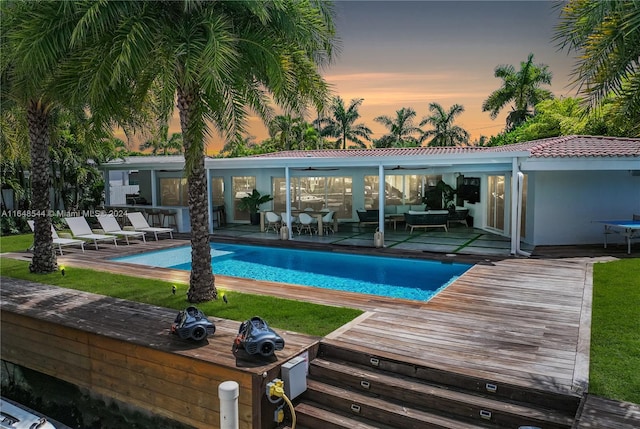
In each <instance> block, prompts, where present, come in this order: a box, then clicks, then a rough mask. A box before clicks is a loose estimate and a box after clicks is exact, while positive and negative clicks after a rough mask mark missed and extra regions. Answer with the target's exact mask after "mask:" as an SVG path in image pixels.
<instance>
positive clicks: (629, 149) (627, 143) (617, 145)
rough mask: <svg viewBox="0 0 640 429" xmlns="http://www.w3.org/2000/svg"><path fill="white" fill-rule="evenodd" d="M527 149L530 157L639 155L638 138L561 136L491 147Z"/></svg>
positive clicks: (501, 149) (639, 144) (639, 145)
mask: <svg viewBox="0 0 640 429" xmlns="http://www.w3.org/2000/svg"><path fill="white" fill-rule="evenodd" d="M492 149H493V150H495V151H528V152H529V153H530V156H531V157H532V158H591V157H640V139H633V138H623V137H601V136H575V135H574V136H561V137H550V138H547V139H541V140H533V141H530V142H525V143H516V144H513V145H508V146H500V147H494V148H492Z"/></svg>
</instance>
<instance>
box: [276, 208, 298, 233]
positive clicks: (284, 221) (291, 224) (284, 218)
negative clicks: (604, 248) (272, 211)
mask: <svg viewBox="0 0 640 429" xmlns="http://www.w3.org/2000/svg"><path fill="white" fill-rule="evenodd" d="M280 222H281V225H282V226H287V227H289V231H293V228H294V227H296V228H298V229H299V223H298V217H297V216H293V215H291V217H290V218H289V221H288V222H287V212H282V213H280Z"/></svg>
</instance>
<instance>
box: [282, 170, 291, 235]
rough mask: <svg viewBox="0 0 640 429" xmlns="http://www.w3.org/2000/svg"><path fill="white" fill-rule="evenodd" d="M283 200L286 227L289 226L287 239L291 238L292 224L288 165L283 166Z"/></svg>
mask: <svg viewBox="0 0 640 429" xmlns="http://www.w3.org/2000/svg"><path fill="white" fill-rule="evenodd" d="M284 201H285V211H286V212H287V227H288V228H289V238H288V239H289V240H293V225H291V223H292V222H291V177H290V175H289V166H288V165H287V166H285V167H284Z"/></svg>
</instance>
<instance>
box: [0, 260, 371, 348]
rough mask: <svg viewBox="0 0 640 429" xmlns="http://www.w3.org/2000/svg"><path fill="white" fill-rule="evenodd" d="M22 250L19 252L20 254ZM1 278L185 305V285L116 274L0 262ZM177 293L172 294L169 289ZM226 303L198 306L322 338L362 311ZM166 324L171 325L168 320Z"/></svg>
mask: <svg viewBox="0 0 640 429" xmlns="http://www.w3.org/2000/svg"><path fill="white" fill-rule="evenodd" d="M23 250H24V249H23ZM0 273H1V274H2V275H3V276H7V277H13V278H19V279H24V280H29V281H33V282H39V283H45V284H50V285H54V286H60V287H64V288H69V289H76V290H82V291H86V292H92V293H96V294H100V295H107V296H111V297H115V298H122V299H127V300H131V301H137V302H144V303H147V304H153V305H157V306H160V307H166V308H173V309H175V310H183V309H184V308H185V307H187V306H188V305H189V302H188V301H187V299H186V293H187V289H188V285H185V284H180V283H169V282H164V281H159V280H150V279H141V278H137V277H130V276H125V275H120V274H111V273H105V272H100V273H99V274H98V273H97V272H96V271H93V270H89V269H84V268H74V267H65V276H64V277H63V276H62V275H61V274H60V273H59V272H57V273H53V274H33V273H30V272H29V264H28V262H25V261H17V260H13V259H7V258H0ZM173 285H175V286H176V287H177V293H176V294H175V295H173V294H172V292H171V289H172V286H173ZM218 293H219V294H224V295H225V296H226V297H227V299H228V301H229V303H228V304H225V303H224V302H223V301H222V299H218V300H216V301H210V302H206V303H201V304H198V305H197V307H198V308H199V309H200V310H202V311H203V312H204V313H205V314H206V315H208V316H211V317H218V318H223V319H229V320H238V321H243V320H246V319H249V318H251V317H253V316H260V317H262V318H263V319H265V320H266V321H267V323H269V325H270V326H271V327H273V328H278V329H286V330H289V331H294V332H300V333H303V334H308V335H315V336H325V335H327V334H328V333H330V332H332V331H334V330H335V329H337V328H339V327H340V326H342V325H344V324H345V323H348V322H349V321H351V320H353V319H354V318H356V317H358V316H359V315H360V314H362V311H361V310H355V309H352V308H343V307H331V306H326V305H319V304H312V303H307V302H300V301H293V300H288V299H281V298H275V297H271V296H262V295H250V294H245V293H239V292H234V291H228V290H227V291H225V290H218ZM170 322H171V321H170Z"/></svg>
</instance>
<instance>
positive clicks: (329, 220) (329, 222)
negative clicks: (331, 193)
mask: <svg viewBox="0 0 640 429" xmlns="http://www.w3.org/2000/svg"><path fill="white" fill-rule="evenodd" d="M334 214H335V211H333V210H330V211H328V212H327V214H326V215H324V216H322V229H323V230H324V234H325V235H326V234H327V233H328V232H329V231H331V232H332V233H335V231H334V230H333V215H334Z"/></svg>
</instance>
